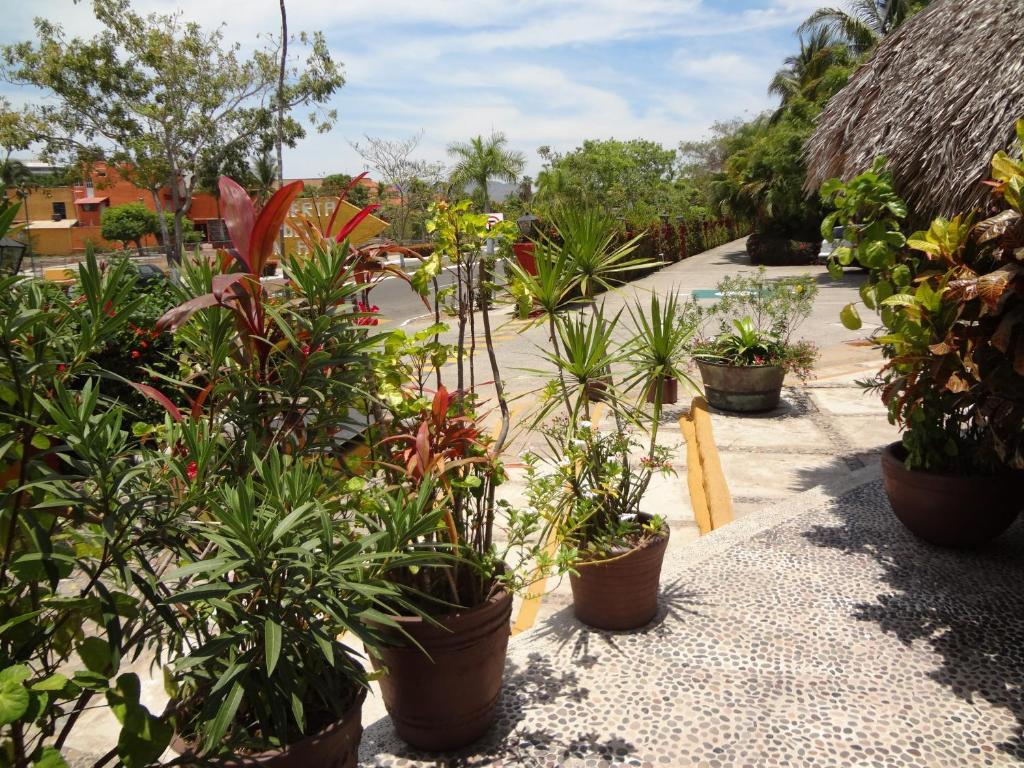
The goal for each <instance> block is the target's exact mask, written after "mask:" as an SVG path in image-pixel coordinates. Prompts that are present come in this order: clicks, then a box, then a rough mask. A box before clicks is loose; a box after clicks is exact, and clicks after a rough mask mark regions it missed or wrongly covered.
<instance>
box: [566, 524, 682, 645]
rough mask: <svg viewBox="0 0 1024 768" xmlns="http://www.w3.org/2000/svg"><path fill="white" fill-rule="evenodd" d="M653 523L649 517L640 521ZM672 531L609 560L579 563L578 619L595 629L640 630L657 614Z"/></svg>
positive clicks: (573, 578)
mask: <svg viewBox="0 0 1024 768" xmlns="http://www.w3.org/2000/svg"><path fill="white" fill-rule="evenodd" d="M643 518H646V520H648V521H649V520H650V516H649V515H641V519H643ZM668 537H669V529H668V526H667V525H666V527H665V534H664V536H662V537H661V538H659V539H656V540H654V541H652V542H649V543H645V544H644V545H643V546H641V547H636V548H634V549H631V550H629V551H628V552H626V553H624V554H622V555H618V556H616V557H612V558H609V559H607V560H597V561H591V562H586V563H580V564H578V565H577V566H576V568H577V570H578V571H579V575H578V576H577V575H575V574H570V575H569V584H570V586H571V587H572V608H573V612H574V613H575V614H576V618H577V619H579V620H580V621H582V622H583V623H584V624H586V625H587V626H590V627H594V628H596V629H610V630H616V631H621V630H626V629H637V628H639V627H642V626H644V625H645V624H649V623H650V622H651V620H652V619H653V618H654V616H655V614H657V612H658V586H659V581H660V579H661V563H662V561H663V560H664V559H665V549H666V548H667V547H668Z"/></svg>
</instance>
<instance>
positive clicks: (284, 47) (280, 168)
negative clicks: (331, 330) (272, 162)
mask: <svg viewBox="0 0 1024 768" xmlns="http://www.w3.org/2000/svg"><path fill="white" fill-rule="evenodd" d="M287 66H288V13H287V12H286V10H285V6H284V0H281V68H280V69H279V70H278V73H277V183H278V188H279V189H280V188H281V187H283V186H284V149H283V146H282V145H283V144H284V76H285V72H286V69H287ZM278 243H279V246H280V248H281V259H282V263H283V259H284V227H283V226H282V227H281V233H280V235H279V236H278Z"/></svg>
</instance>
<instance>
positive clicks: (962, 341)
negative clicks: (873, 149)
mask: <svg viewBox="0 0 1024 768" xmlns="http://www.w3.org/2000/svg"><path fill="white" fill-rule="evenodd" d="M1017 134H1018V138H1019V141H1020V143H1021V146H1022V147H1024V121H1021V122H1019V123H1018V124H1017ZM992 177H993V178H992V181H991V182H990V185H991V186H992V189H993V202H994V205H993V208H994V209H995V210H996V211H997V212H995V213H994V214H992V215H989V216H988V217H987V218H984V219H982V220H981V221H976V214H975V213H973V212H972V213H968V214H962V215H957V216H954V217H953V218H951V219H946V218H937V219H935V220H934V221H933V222H932V223H931V225H930V226H929V227H928V229H927V230H924V231H920V232H916V233H914V234H912V235H910V236H909V237H904V236H903V235H902V234H901V233H900V230H899V224H900V220H901V219H902V218H903V216H904V215H905V211H906V209H905V206H903V204H902V202H901V201H899V199H898V198H897V197H896V194H895V191H894V189H893V186H892V178H891V176H890V175H889V174H888V173H886V172H885V171H884V160H883V159H881V158H880V159H879V160H877V161H876V163H875V166H874V167H873V168H872V170H871V171H870V172H869V173H866V174H862V175H861V176H859V177H857V178H855V179H853V180H851V181H850V182H849V183H847V184H845V185H843V184H841V183H840V182H838V181H834V182H830V183H829V184H828V185H827V186H826V187H825V188H823V194H825V196H826V200H828V201H830V202H832V203H833V205H835V206H836V207H837V210H836V212H835V213H834V214H833V215H832V220H833V221H835V222H836V223H841V224H845V225H846V226H848V227H849V228H850V229H849V231H851V232H852V233H854V234H853V240H852V242H853V243H854V250H855V251H856V253H857V254H863V255H864V256H863V257H860V256H859V257H858V258H859V260H860V261H861V263H863V264H864V265H865V266H867V267H868V268H869V270H870V272H869V277H868V280H867V282H866V284H865V286H864V288H863V289H862V291H861V299H862V301H863V303H864V305H865V306H866V307H867V308H869V309H873V310H876V311H878V313H879V315H880V317H881V320H882V324H883V325H884V326H885V330H884V332H883V333H881V334H879V335H877V336H876V337H875V339H874V340H875V342H876V343H877V344H878V346H879V347H880V348H881V349H882V352H883V354H884V356H885V358H886V364H885V366H884V367H883V368H882V370H881V371H880V372H879V374H878V375H877V376H876V377H875V378H874V379H873V381H871V382H870V385H871V386H873V387H875V388H877V389H879V391H880V392H881V394H882V399H883V402H885V404H886V405H887V406H888V408H889V418H890V421H892V422H893V423H894V424H897V425H898V426H899V427H900V428H901V429H902V430H903V446H904V448H905V449H906V452H907V459H906V461H907V466H908V467H909V468H911V469H929V470H938V471H956V472H963V473H969V472H978V471H995V470H996V469H998V467H999V466H1005V465H1008V466H1012V467H1016V468H1021V467H1024V441H1022V439H1021V434H1020V423H1021V419H1022V417H1024V322H1022V318H1024V305H1022V301H1021V296H1022V295H1024V268H1022V267H1021V264H1020V259H1021V254H1022V253H1024V251H1022V249H1024V210H1022V191H1024V165H1022V164H1021V162H1020V161H1019V160H1015V159H1014V158H1012V157H1010V156H1009V155H1008V154H1006V153H1005V152H999V153H997V154H996V155H995V157H993V159H992ZM841 319H842V320H843V322H844V324H845V325H846V326H847V327H850V328H857V327H860V317H859V314H858V312H857V309H856V307H855V306H854V305H850V306H849V307H847V308H846V309H844V310H843V313H842V315H841Z"/></svg>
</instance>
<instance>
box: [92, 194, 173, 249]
mask: <svg viewBox="0 0 1024 768" xmlns="http://www.w3.org/2000/svg"><path fill="white" fill-rule="evenodd" d="M168 226H171V227H173V226H174V221H173V217H171V218H170V219H169V221H168ZM159 229H160V227H159V219H157V215H156V213H155V212H154V211H151V210H150V209H149V208H147V207H146V206H145V205H143V204H142V203H125V204H124V205H115V206H112V207H110V208H107V209H105V210H104V211H103V213H102V214H101V215H100V234H101V235H102V236H103V239H104V240H120V241H121V242H122V243H124V245H125V246H126V247H127V245H128V244H129V243H134V244H135V247H136V248H138V250H139V255H140V256H141V255H142V240H143V238H145V237H146V236H147V235H155V234H156V233H157V232H158V231H159Z"/></svg>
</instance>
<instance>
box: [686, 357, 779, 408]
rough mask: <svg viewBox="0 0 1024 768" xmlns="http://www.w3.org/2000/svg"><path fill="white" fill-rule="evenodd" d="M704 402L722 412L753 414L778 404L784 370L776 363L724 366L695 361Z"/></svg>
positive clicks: (723, 364)
mask: <svg viewBox="0 0 1024 768" xmlns="http://www.w3.org/2000/svg"><path fill="white" fill-rule="evenodd" d="M697 368H699V369H700V377H701V380H702V381H703V382H704V396H705V397H706V398H707V400H708V403H709V404H710V405H711V406H713V407H715V408H718V409H719V410H722V411H735V412H737V413H757V412H758V411H770V410H772V409H773V408H776V407H777V406H778V404H779V398H780V396H781V395H782V380H783V379H785V378H786V372H785V370H783V368H782V367H781V366H778V365H728V364H725V363H716V362H711V361H709V360H700V359H698V360H697Z"/></svg>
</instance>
